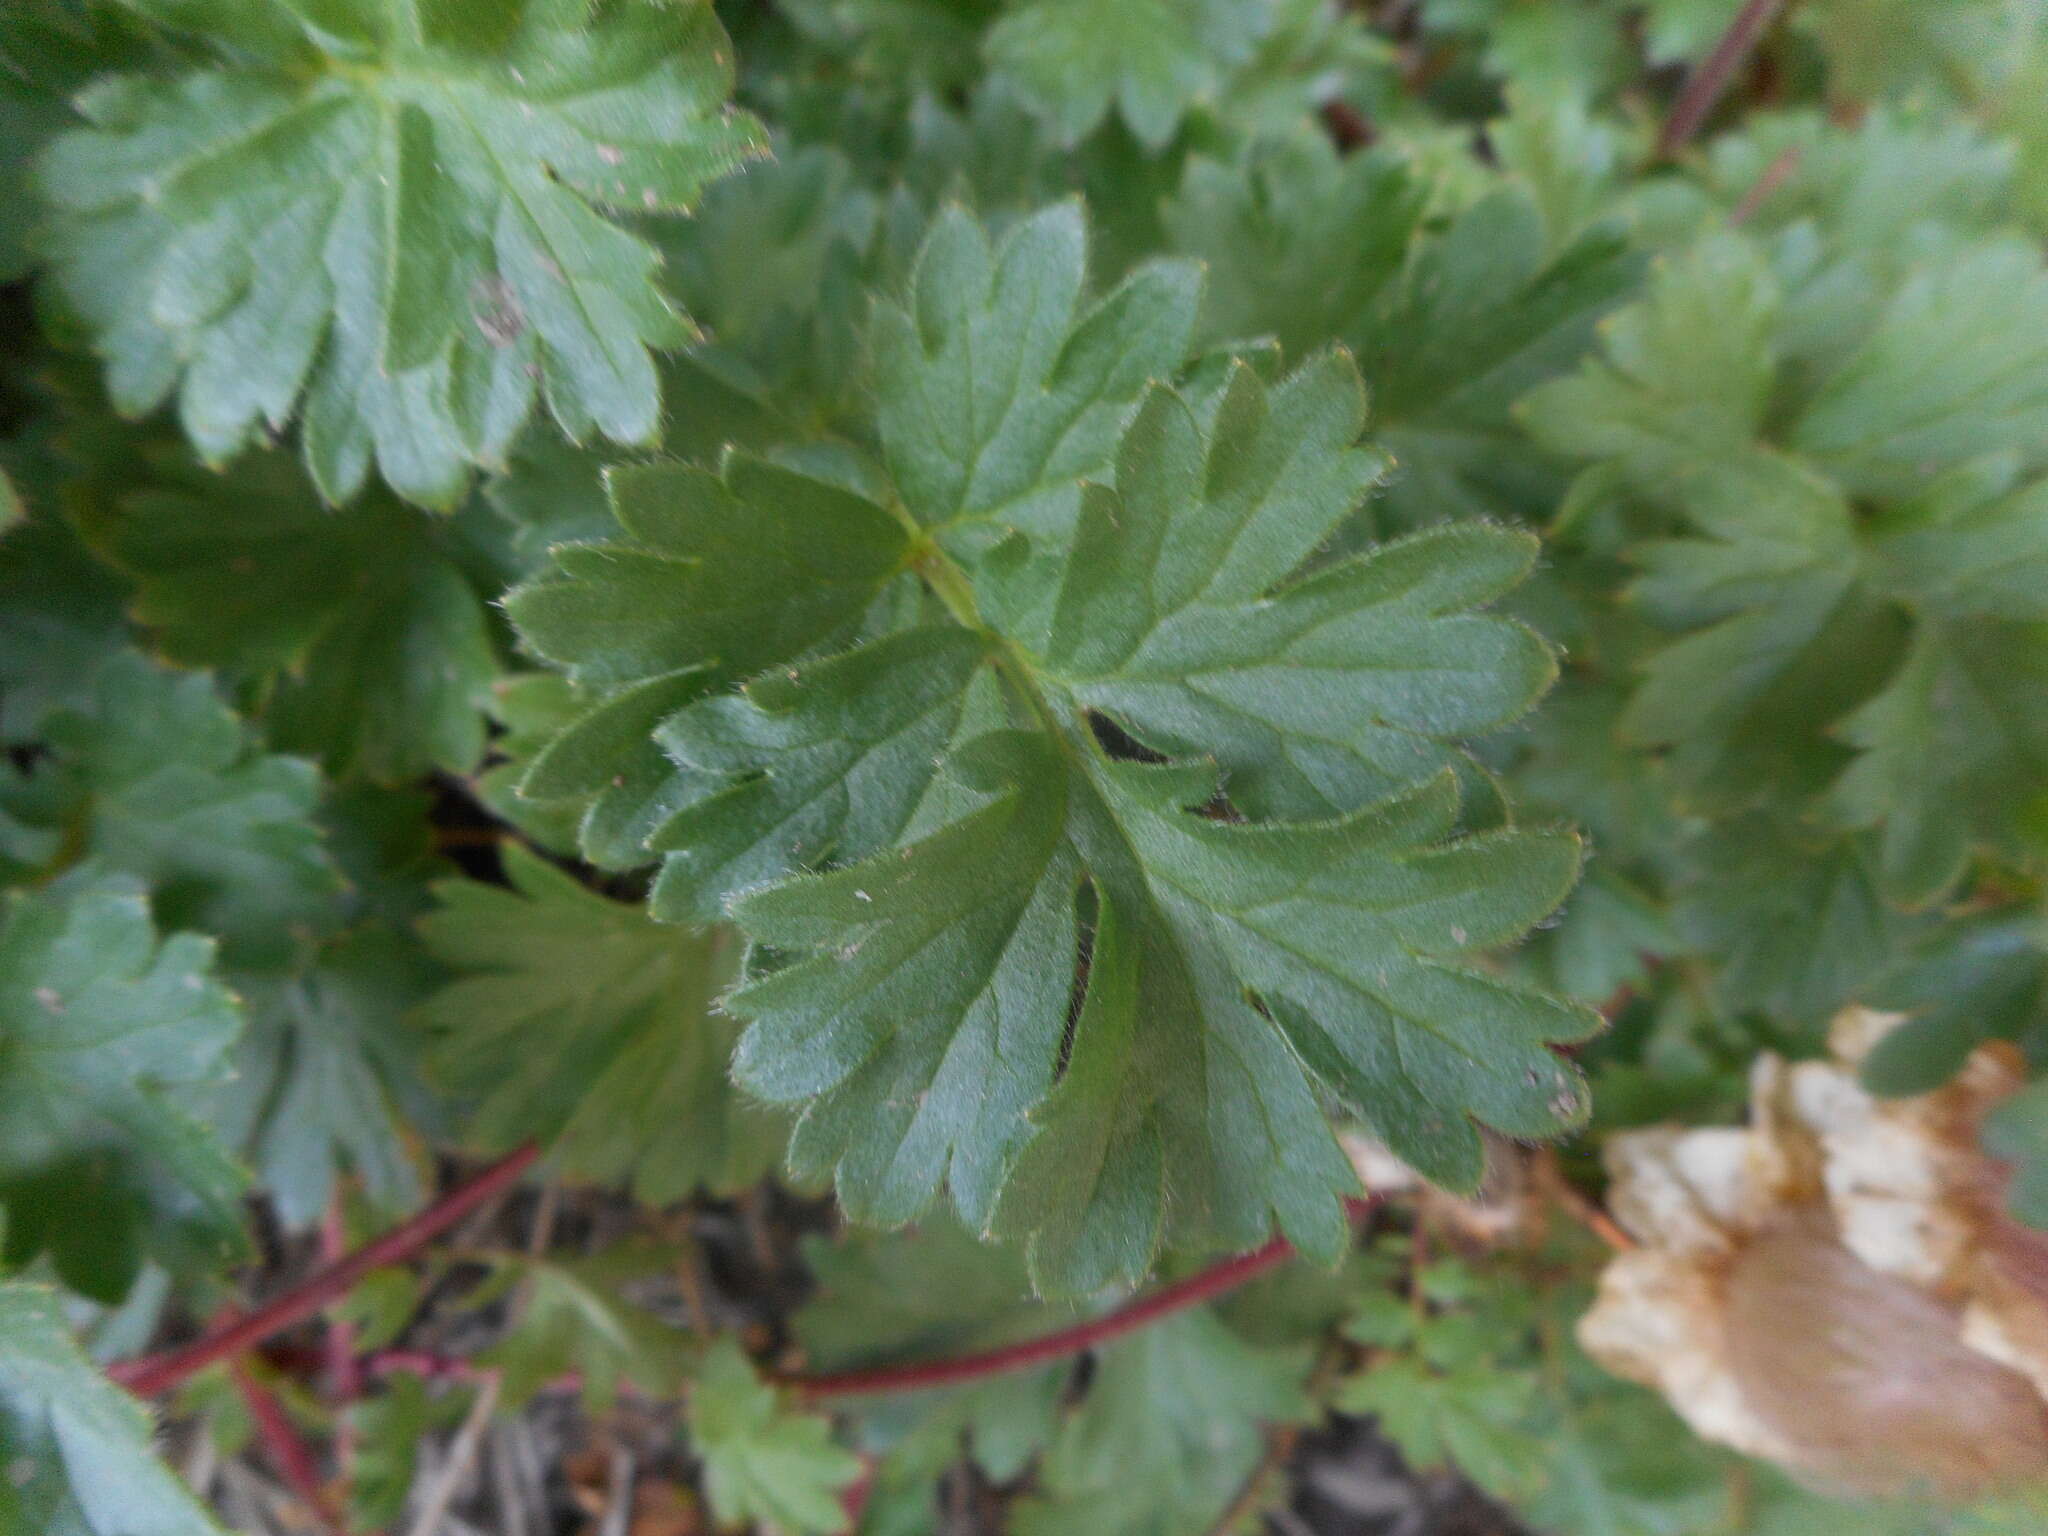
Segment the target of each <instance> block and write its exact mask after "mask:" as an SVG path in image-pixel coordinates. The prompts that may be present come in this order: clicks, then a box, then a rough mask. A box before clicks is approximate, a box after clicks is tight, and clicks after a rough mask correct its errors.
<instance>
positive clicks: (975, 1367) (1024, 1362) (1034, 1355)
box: [783, 1198, 1376, 1402]
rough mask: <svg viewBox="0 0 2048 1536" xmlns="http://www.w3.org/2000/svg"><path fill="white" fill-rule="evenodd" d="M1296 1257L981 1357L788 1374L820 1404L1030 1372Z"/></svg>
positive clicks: (1356, 1210) (1228, 1271)
mask: <svg viewBox="0 0 2048 1536" xmlns="http://www.w3.org/2000/svg"><path fill="white" fill-rule="evenodd" d="M1375 1203H1376V1202H1375V1201H1374V1200H1372V1199H1370V1198H1367V1199H1364V1200H1351V1201H1347V1202H1346V1205H1347V1207H1348V1209H1349V1211H1350V1213H1351V1215H1352V1217H1353V1219H1357V1218H1358V1217H1361V1216H1363V1215H1365V1214H1366V1213H1367V1212H1368V1211H1370V1210H1371V1209H1372V1208H1373V1205H1374V1204H1375ZM1292 1257H1294V1245H1293V1244H1292V1243H1290V1242H1288V1241H1287V1239H1286V1238H1284V1237H1276V1238H1274V1239H1273V1240H1272V1241H1271V1242H1270V1243H1268V1244H1266V1246H1265V1247H1263V1248H1255V1249H1253V1250H1252V1251H1251V1252H1250V1253H1240V1254H1238V1255H1236V1256H1235V1257H1233V1258H1228V1259H1220V1260H1218V1261H1217V1262H1216V1263H1214V1264H1211V1265H1210V1266H1209V1267H1208V1268H1207V1269H1204V1270H1200V1271H1198V1272H1197V1273H1195V1274H1192V1275H1189V1276H1188V1277H1187V1278H1186V1279H1184V1280H1176V1281H1174V1282H1173V1284H1171V1285H1165V1286H1161V1287H1160V1288H1159V1289H1158V1290H1156V1291H1154V1292H1152V1293H1151V1294H1150V1295H1149V1296H1140V1297H1138V1298H1137V1299H1136V1300H1134V1301H1130V1302H1127V1303H1125V1304H1124V1305H1123V1306H1121V1307H1119V1308H1118V1309H1117V1310H1116V1311H1114V1312H1111V1313H1109V1314H1108V1315H1107V1316H1104V1317H1098V1318H1094V1319H1092V1320H1091V1321H1089V1322H1085V1323H1076V1324H1074V1325H1073V1326H1072V1327H1069V1328H1061V1329H1057V1330H1055V1331H1054V1332H1052V1333H1047V1334H1041V1335H1039V1337H1037V1338H1035V1339H1024V1340H1021V1341H1019V1342H1018V1343H1015V1344H1005V1345H1003V1346H1002V1347H1001V1348H1000V1349H988V1350H982V1351H981V1352H979V1353H977V1354H972V1355H956V1356H954V1357H953V1358H952V1359H950V1360H922V1361H911V1362H909V1363H908V1364H904V1365H881V1366H873V1367H870V1368H867V1369H863V1370H855V1371H834V1372H830V1373H828V1374H826V1375H821V1376H791V1377H785V1378H784V1379H783V1380H784V1385H786V1386H790V1387H794V1388H796V1389H797V1390H798V1391H799V1392H801V1393H802V1394H803V1395H804V1396H805V1397H807V1398H809V1399H811V1400H812V1401H813V1402H816V1401H819V1400H822V1399H824V1398H832V1397H858V1396H865V1395H867V1394H870V1393H881V1392H916V1391H921V1390H923V1389H924V1388H927V1387H949V1386H955V1385H957V1384H959V1383H960V1382H963V1381H978V1380H980V1379H981V1378H982V1377H984V1376H997V1375H1001V1374H1003V1373H1004V1372H1007V1371H1021V1370H1026V1369H1028V1368H1030V1367H1031V1366H1034V1365H1043V1364H1045V1363H1046V1362H1047V1361H1049V1360H1060V1359H1064V1358H1065V1357H1066V1356H1068V1355H1078V1354H1079V1353H1080V1352H1081V1351H1082V1350H1084V1349H1092V1348H1093V1347H1094V1346H1096V1345H1097V1344H1106V1343H1108V1342H1109V1341H1110V1340H1111V1339H1116V1338H1121V1337H1123V1335H1125V1334H1127V1333H1132V1332H1135V1331H1136V1330H1137V1329H1140V1328H1143V1327H1144V1326H1145V1325H1146V1324H1147V1323H1153V1322H1157V1321H1158V1320H1159V1319H1160V1318H1162V1317H1165V1316H1167V1315H1169V1314H1170V1313H1174V1312H1178V1311H1181V1310H1182V1309H1183V1308H1186V1307H1192V1306H1194V1305H1196V1304H1197V1303H1199V1302H1204V1301H1208V1300H1209V1299H1210V1298H1212V1297H1215V1296H1221V1295H1222V1294H1223V1293H1224V1292H1226V1291H1233V1290H1236V1289H1237V1287H1239V1286H1240V1285H1243V1284H1244V1283H1245V1282H1246V1281H1248V1280H1254V1279H1256V1278H1257V1277H1258V1276H1260V1275H1263V1274H1265V1273H1266V1271H1268V1270H1270V1269H1275V1268H1277V1267H1278V1266H1280V1265H1282V1264H1284V1263H1286V1262H1287V1261H1288V1260H1289V1259H1291V1258H1292Z"/></svg>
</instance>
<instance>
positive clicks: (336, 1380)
mask: <svg viewBox="0 0 2048 1536" xmlns="http://www.w3.org/2000/svg"><path fill="white" fill-rule="evenodd" d="M347 1254H348V1231H347V1229H346V1227H345V1226H344V1224H343V1220H342V1206H341V1191H340V1190H339V1189H336V1190H335V1192H334V1198H333V1199H332V1200H330V1201H328V1202H327V1213H326V1215H324V1216H323V1217H322V1218H321V1220H320V1262H321V1263H322V1264H338V1263H340V1262H341V1260H342V1259H343V1258H345V1257H346V1256H347ZM325 1346H326V1351H327V1390H328V1391H330V1392H332V1393H333V1394H334V1396H335V1399H336V1400H337V1401H339V1402H344V1403H352V1402H354V1401H355V1400H356V1399H357V1398H359V1397H361V1396H362V1395H363V1378H362V1373H361V1372H360V1371H358V1370H357V1369H356V1330H355V1325H354V1324H353V1323H350V1322H347V1321H345V1320H343V1319H341V1318H330V1319H329V1320H328V1323H327V1338H326V1340H325Z"/></svg>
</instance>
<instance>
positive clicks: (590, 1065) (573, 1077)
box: [416, 848, 780, 1205]
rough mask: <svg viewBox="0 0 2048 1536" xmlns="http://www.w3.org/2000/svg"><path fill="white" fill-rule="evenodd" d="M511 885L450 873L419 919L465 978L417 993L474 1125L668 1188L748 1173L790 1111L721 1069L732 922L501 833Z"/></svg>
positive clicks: (740, 1178) (642, 1185) (477, 1136)
mask: <svg viewBox="0 0 2048 1536" xmlns="http://www.w3.org/2000/svg"><path fill="white" fill-rule="evenodd" d="M505 870H506V875H507V877H508V879H509V880H510V882H511V884H510V887H509V888H505V887H500V886H494V885H485V884H483V883H481V882H479V881H471V880H451V881H443V882H441V883H439V884H438V885H436V886H435V892H436V894H437V895H438V896H439V897H440V898H441V901H442V906H441V908H440V909H439V910H438V911H436V912H433V913H430V914H429V915H428V916H427V917H425V918H424V919H422V921H421V923H420V931H421V934H422V936H423V937H424V939H425V940H426V944H427V948H428V949H429V951H431V952H432V954H433V955H434V956H435V958H437V959H439V960H440V961H441V962H442V963H443V964H444V965H446V966H448V967H449V968H450V969H451V970H453V971H454V972H455V977H454V979H453V980H452V981H450V982H449V983H448V985H447V986H445V987H443V988H442V989H441V990H440V991H438V992H436V993H435V994H434V995H433V996H432V997H431V998H429V999H428V1000H427V1001H426V1002H424V1003H422V1004H421V1005H420V1007H419V1009H418V1010H417V1013H416V1017H417V1019H418V1021H419V1022H420V1024H421V1025H422V1026H423V1027H424V1028H426V1029H427V1030H429V1031H430V1032H432V1034H433V1035H434V1037H435V1039H436V1048H435V1055H436V1058H437V1065H438V1066H439V1069H440V1075H441V1076H442V1078H443V1079H444V1081H445V1082H446V1084H447V1086H448V1087H449V1088H450V1090H451V1091H452V1092H454V1093H455V1094H456V1095H458V1096H459V1097H461V1098H463V1099H465V1100H468V1101H470V1102H471V1103H472V1104H473V1106H474V1107H473V1110H472V1112H471V1114H470V1116H469V1120H468V1125H469V1135H470V1137H471V1139H472V1140H474V1141H476V1142H477V1143H479V1144H480V1145H482V1146H484V1147H486V1148H487V1149H489V1150H493V1151H501V1150H505V1149H509V1148H511V1147H513V1146H516V1145H517V1144H518V1143H519V1142H521V1141H524V1140H526V1139H528V1138H532V1137H538V1138H539V1139H541V1140H543V1141H545V1142H547V1143H549V1144H550V1145H551V1146H552V1148H553V1151H554V1155H555V1157H556V1158H557V1159H558V1160H559V1161H560V1163H561V1165H562V1166H563V1167H564V1168H565V1169H566V1170H567V1171H569V1172H571V1173H573V1174H575V1175H577V1176H578V1177H581V1178H586V1179H594V1180H597V1181H600V1182H604V1183H613V1182H622V1183H629V1184H630V1185H631V1187H632V1189H633V1192H634V1194H635V1196H636V1197H637V1198H639V1199H641V1200H644V1201H646V1202H647V1203H649V1204H651V1205H665V1204H667V1203H669V1202H670V1201H672V1200H678V1199H681V1198H682V1197H684V1196H685V1195H688V1194H689V1193H690V1192H691V1191H692V1190H694V1189H696V1188H698V1187H699V1186H700V1185H708V1186H710V1187H711V1188H713V1189H715V1190H720V1191H724V1190H731V1189H743V1188H745V1187H746V1186H748V1185H750V1184H752V1183H753V1182H755V1181H756V1180H757V1179H758V1178H759V1177H760V1175H761V1173H762V1171H763V1169H764V1167H765V1166H766V1165H767V1164H768V1163H769V1162H771V1161H772V1159H773V1156H774V1150H775V1144H776V1140H777V1138H778V1137H779V1135H780V1127H779V1126H778V1125H777V1124H776V1122H775V1120H774V1118H773V1117H772V1116H768V1115H765V1114H763V1113H761V1112H760V1111H759V1110H757V1109H754V1108H752V1107H750V1106H749V1105H747V1104H746V1103H745V1102H744V1101H742V1100H740V1099H738V1098H736V1097H735V1096H734V1095H733V1094H732V1093H731V1091H730V1090H729V1088H728V1086H727V1084H726V1081H725V1071H726V1058H727V1056H728V1054H729V1053H730V1051H731V1048H732V1039H733V1035H734V1033H735V1031H734V1028H733V1026H732V1024H731V1023H730V1022H729V1021H727V1020H726V1019H724V1018H723V1017H721V1016H720V1015H718V1014H716V1013H714V1012H713V1011H712V1007H711V1003H712V999H713V998H714V997H715V996H716V995H717V994H718V992H719V990H720V989H721V988H722V987H724V986H725V984H726V983H727V981H728V980H729V979H730V977H731V975H732V973H733V970H734V968H735V963H736V960H737V956H736V954H735V946H734V944H733V941H732V939H731V937H730V936H729V935H727V934H724V933H720V932H713V933H710V934H706V935H691V934H685V933H678V932H676V931H675V930H674V929H671V928H663V927H659V926H657V925H655V924H654V923H652V922H650V921H649V920H648V918H647V916H646V914H645V913H644V912H642V911H641V910H639V909H638V908H636V907H630V906H625V905H622V904H621V903H619V902H615V901H610V900H607V899H606V898H604V897H602V896H597V895H594V894H592V893H591V892H589V891H587V890H585V889H584V888H583V887H582V886H581V885H579V884H577V882H576V881H574V880H572V879H571V878H569V876H567V875H566V874H563V873H562V872H561V871H559V870H557V869H556V868H554V867H553V866H552V865H550V864H548V863H546V862H545V861H543V860H541V859H538V858H536V857H534V856H533V855H531V854H528V853H524V852H522V851H520V850H519V849H517V848H507V849H506V850H505Z"/></svg>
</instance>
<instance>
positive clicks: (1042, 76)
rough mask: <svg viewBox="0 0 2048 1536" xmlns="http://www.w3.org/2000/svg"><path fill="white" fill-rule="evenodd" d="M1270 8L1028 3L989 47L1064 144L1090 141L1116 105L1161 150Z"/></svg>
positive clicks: (1143, 0) (1138, 1) (1216, 3)
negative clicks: (1192, 106)
mask: <svg viewBox="0 0 2048 1536" xmlns="http://www.w3.org/2000/svg"><path fill="white" fill-rule="evenodd" d="M1267 9H1268V8H1267V7H1264V6H1255V5H1237V4H1232V3H1231V0H1120V3H1118V4H1115V5H1097V4H1091V3H1090V0H1023V3H1021V4H1015V5H1012V6H1011V8H1010V10H1009V14H1007V15H1006V16H1004V17H1003V19H1002V20H1001V21H999V22H997V23H996V24H995V26H994V27H992V28H991V29H990V30H989V33H988V38H987V43H986V47H987V51H988V59H989V63H990V65H991V67H993V68H994V69H996V70H998V71H1000V72H1001V73H1003V74H1004V75H1006V76H1007V77H1008V78H1009V79H1010V81H1011V82H1012V83H1013V84H1014V85H1015V86H1016V88H1017V91H1018V93H1019V94H1020V95H1021V96H1022V97H1023V98H1024V100H1025V101H1026V102H1027V103H1029V105H1030V106H1031V108H1032V110H1033V111H1035V112H1037V113H1038V114H1039V115H1040V116H1041V117H1043V118H1044V119H1045V120H1046V121H1047V122H1048V123H1049V124H1050V125H1051V127H1052V129H1053V131H1054V133H1055V134H1057V135H1058V137H1059V138H1060V140H1061V141H1062V142H1063V143H1067V144H1073V143H1076V142H1078V141H1079V140H1081V139H1082V138H1085V137H1086V136H1087V135H1088V134H1089V133H1090V132H1091V131H1092V130H1093V129H1094V128H1095V127H1096V125H1097V124H1099V123H1100V122H1101V121H1102V120H1103V118H1104V117H1106V116H1107V115H1108V114H1109V111H1110V108H1111V107H1112V106H1114V107H1115V108H1116V110H1117V111H1118V112H1119V113H1120V114H1121V115H1122V117H1123V120H1124V122H1125V123H1126V124H1128V125H1129V127H1130V130H1131V132H1132V133H1134V134H1136V135H1137V137H1138V139H1139V140H1140V142H1142V143H1144V144H1145V145H1147V146H1148V147H1150V148H1152V149H1155V150H1156V149H1158V148H1160V147H1161V146H1162V145H1164V144H1165V143H1166V141H1167V140H1168V139H1170V138H1171V137H1173V133H1174V130H1175V129H1176V128H1178V127H1179V126H1180V120H1181V118H1182V116H1183V115H1184V114H1185V113H1186V112H1187V110H1188V108H1189V107H1190V106H1191V105H1192V104H1193V103H1194V102H1196V101H1197V100H1199V99H1201V98H1203V97H1205V96H1212V95H1214V94H1215V93H1216V90H1217V88H1218V86H1219V85H1220V84H1221V81H1222V77H1223V75H1224V73H1225V72H1226V71H1227V70H1228V69H1229V68H1230V67H1231V66H1233V65H1235V64H1238V63H1240V62H1242V61H1243V60H1244V59H1246V58H1247V57H1248V56H1249V55H1250V53H1251V51H1252V49H1253V47H1254V45H1255V44H1256V42H1257V41H1258V39H1259V36H1260V34H1261V33H1262V32H1263V31H1264V30H1265V27H1266V25H1267V24H1268V22H1267V17H1266V15H1265V14H1264V13H1265V12H1266V10H1267Z"/></svg>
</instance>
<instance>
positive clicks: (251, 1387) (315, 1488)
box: [229, 1360, 348, 1536]
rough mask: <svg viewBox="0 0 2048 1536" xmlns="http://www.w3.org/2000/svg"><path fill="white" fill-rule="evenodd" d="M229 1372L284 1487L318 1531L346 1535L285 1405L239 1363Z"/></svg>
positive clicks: (333, 1535) (308, 1450)
mask: <svg viewBox="0 0 2048 1536" xmlns="http://www.w3.org/2000/svg"><path fill="white" fill-rule="evenodd" d="M229 1369H230V1370H231V1371H232V1373H233V1375H234V1378H235V1390H236V1391H237V1392H238V1393H240V1394H241V1397H242V1405H243V1406H244V1407H245V1408H247V1409H248V1410H249V1417H250V1419H251V1420H252V1421H253V1422H254V1423H255V1425H256V1433H257V1436H258V1437H259V1438H260V1439H261V1440H262V1441H263V1448H264V1450H265V1451H267V1452H268V1453H269V1455H270V1459H271V1461H272V1462H274V1463H275V1464H276V1466H277V1470H278V1471H279V1472H280V1473H281V1474H283V1477H284V1480H285V1486H287V1487H288V1488H290V1489H291V1491H292V1492H293V1493H295V1494H296V1495H298V1499H299V1502H300V1503H301V1504H304V1505H305V1506H306V1508H307V1509H308V1510H309V1511H311V1512H312V1515H313V1518H314V1519H315V1520H317V1521H318V1522H319V1524H320V1529H321V1530H323V1531H327V1532H329V1533H330V1536H347V1532H348V1528H347V1526H346V1524H345V1523H344V1522H343V1520H342V1517H341V1513H340V1511H338V1510H337V1509H336V1508H335V1507H334V1505H333V1504H332V1503H331V1502H330V1501H329V1499H328V1497H327V1490H326V1489H324V1488H323V1487H321V1486H320V1472H319V1469H318V1468H317V1467H315V1466H314V1464H313V1452H312V1449H311V1448H310V1447H309V1446H308V1445H307V1444H306V1442H305V1441H304V1440H303V1439H301V1438H300V1436H299V1431H298V1428H297V1426H296V1425H294V1424H293V1423H292V1421H291V1417H290V1416H289V1415H288V1414H287V1413H286V1412H285V1411H284V1404H282V1403H280V1402H279V1401H278V1400H277V1394H276V1393H274V1392H272V1391H271V1390H270V1389H269V1388H268V1387H266V1386H264V1385H263V1383H262V1382H260V1381H258V1380H257V1379H256V1377H255V1376H254V1375H253V1374H252V1373H251V1372H250V1370H249V1368H248V1366H246V1365H244V1364H243V1363H242V1362H241V1361H240V1360H237V1361H235V1362H234V1363H233V1364H232V1365H231V1366H230V1367H229Z"/></svg>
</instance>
